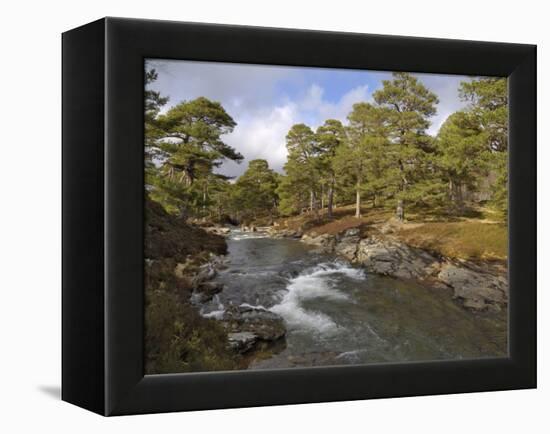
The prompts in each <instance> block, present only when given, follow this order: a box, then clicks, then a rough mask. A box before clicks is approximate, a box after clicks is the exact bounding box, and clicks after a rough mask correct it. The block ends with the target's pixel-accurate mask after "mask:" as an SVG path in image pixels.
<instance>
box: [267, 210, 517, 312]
mask: <svg viewBox="0 0 550 434" xmlns="http://www.w3.org/2000/svg"><path fill="white" fill-rule="evenodd" d="M347 211H348V210H347V209H346V208H343V209H339V210H336V212H335V217H334V218H333V219H330V220H329V219H327V218H317V217H315V216H307V215H302V216H298V217H294V218H287V219H280V220H278V221H277V222H276V223H275V225H273V226H272V227H270V228H269V229H268V233H269V234H270V236H273V237H289V238H295V239H300V240H301V241H302V242H304V243H306V244H310V245H314V246H317V247H318V248H319V249H321V250H322V251H324V252H327V253H335V254H337V255H339V256H341V257H343V258H345V259H347V260H349V261H350V262H352V263H356V264H360V265H361V266H363V267H364V268H365V269H366V270H367V271H368V272H370V273H375V274H378V275H383V276H391V277H394V278H397V279H401V280H415V281H417V282H420V283H422V284H426V285H430V286H432V287H435V288H441V289H450V290H451V293H452V296H453V298H454V299H455V300H456V301H457V302H458V303H460V304H461V305H462V306H464V307H465V308H467V309H471V310H475V311H487V310H490V311H501V310H504V309H506V307H507V304H508V278H507V267H506V251H507V231H506V227H505V225H503V224H502V223H500V222H498V221H493V220H490V219H487V218H484V219H482V218H477V219H473V218H469V219H462V220H458V219H457V220H456V221H447V222H442V221H414V220H413V221H409V222H406V223H401V222H399V221H397V220H396V219H394V218H392V215H391V212H389V211H387V210H380V209H375V210H368V211H366V212H365V213H364V216H363V217H361V218H355V217H353V216H350V215H349V212H347Z"/></svg>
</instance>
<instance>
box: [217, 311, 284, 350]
mask: <svg viewBox="0 0 550 434" xmlns="http://www.w3.org/2000/svg"><path fill="white" fill-rule="evenodd" d="M220 320H221V321H222V323H223V324H224V327H225V328H226V330H227V337H228V343H229V345H230V347H231V348H233V349H234V350H236V351H238V352H239V353H246V352H248V351H250V350H253V349H254V350H260V349H266V348H269V347H270V346H271V345H272V344H274V343H275V342H277V341H279V340H281V339H283V338H284V336H285V334H286V328H285V325H284V321H283V318H282V317H280V316H279V315H277V314H275V313H273V312H270V311H269V310H266V309H262V308H257V307H247V306H238V307H236V306H231V307H229V308H228V309H227V310H226V311H225V312H224V314H223V316H222V317H221V318H220Z"/></svg>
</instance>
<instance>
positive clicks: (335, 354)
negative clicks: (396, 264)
mask: <svg viewBox="0 0 550 434" xmlns="http://www.w3.org/2000/svg"><path fill="white" fill-rule="evenodd" d="M227 242H228V246H229V255H228V258H227V259H228V262H227V266H228V267H227V269H225V270H224V271H222V272H220V274H219V276H218V278H217V279H218V280H219V281H221V282H223V283H224V286H225V287H224V290H223V291H222V292H221V293H220V294H218V295H217V296H216V297H215V298H214V299H213V300H212V302H210V303H208V304H207V305H205V306H203V309H202V311H203V314H204V315H205V316H209V317H216V316H219V315H222V314H223V312H224V309H225V308H226V307H227V306H228V305H231V304H232V305H250V306H255V307H261V308H265V309H268V310H270V311H272V312H275V313H277V314H279V315H280V316H282V317H283V319H284V321H285V324H286V327H287V334H286V339H285V344H286V345H285V348H284V349H282V350H281V351H280V352H278V353H277V354H269V356H266V357H264V358H259V359H256V360H255V361H254V362H253V363H252V365H251V366H250V368H253V369H254V368H255V369H260V368H284V367H292V366H317V365H338V364H363V363H380V362H403V361H420V360H442V359H468V358H480V357H503V356H506V354H507V323H506V314H505V313H504V312H502V313H498V314H496V313H481V314H476V313H472V312H470V311H467V310H465V309H464V308H462V307H461V306H459V305H458V304H457V303H456V302H455V301H453V300H452V298H451V294H450V292H448V291H447V290H442V289H433V288H427V287H424V286H421V285H419V284H417V283H414V282H408V281H407V282H405V281H400V280H396V279H393V278H389V277H381V276H376V275H371V274H367V273H366V272H365V271H364V270H362V269H361V268H360V267H356V266H353V265H351V264H349V263H348V262H346V261H344V260H342V259H339V258H337V257H335V256H332V255H327V254H323V253H320V252H319V251H317V250H316V249H315V248H313V247H311V246H307V245H305V244H303V243H301V242H299V241H296V240H290V239H272V238H269V237H267V236H265V235H262V234H258V233H242V232H240V231H234V232H232V234H231V236H230V237H229V238H228V240H227Z"/></svg>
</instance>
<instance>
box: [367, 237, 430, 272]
mask: <svg viewBox="0 0 550 434" xmlns="http://www.w3.org/2000/svg"><path fill="white" fill-rule="evenodd" d="M357 260H358V262H360V263H361V264H363V265H364V266H365V268H367V270H368V271H371V272H373V273H377V274H382V275H386V276H393V277H397V278H400V279H424V278H426V277H428V276H430V275H431V274H432V273H433V272H434V271H435V270H436V269H437V265H438V263H439V261H438V259H437V258H435V257H434V256H432V255H430V254H429V253H427V252H425V251H424V250H421V249H416V248H414V247H410V246H408V245H406V244H404V243H400V242H398V241H394V240H389V239H384V238H378V237H369V238H365V239H362V240H361V242H360V243H359V248H358V254H357Z"/></svg>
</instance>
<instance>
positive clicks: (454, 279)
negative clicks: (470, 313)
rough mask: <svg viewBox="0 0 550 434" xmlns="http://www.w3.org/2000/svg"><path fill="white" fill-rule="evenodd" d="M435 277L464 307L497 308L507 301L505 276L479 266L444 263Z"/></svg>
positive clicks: (478, 308)
mask: <svg viewBox="0 0 550 434" xmlns="http://www.w3.org/2000/svg"><path fill="white" fill-rule="evenodd" d="M437 277H438V279H439V280H440V281H441V282H443V283H445V284H446V285H448V286H449V287H451V288H452V289H453V291H454V296H455V297H456V298H458V299H460V300H462V301H463V303H464V306H465V307H468V308H471V309H474V310H485V309H491V310H498V309H499V306H500V305H503V304H506V302H507V298H508V297H507V292H508V283H507V280H506V278H505V277H504V276H499V275H494V274H492V273H491V272H489V271H487V270H483V269H480V268H479V267H478V268H477V269H475V270H473V269H470V268H467V267H465V266H460V267H458V266H456V265H454V264H450V263H446V264H443V265H442V266H441V271H440V272H439V274H438V275H437Z"/></svg>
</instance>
